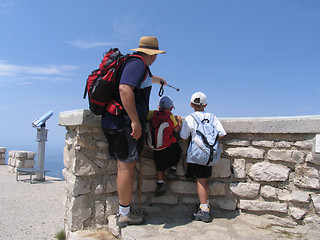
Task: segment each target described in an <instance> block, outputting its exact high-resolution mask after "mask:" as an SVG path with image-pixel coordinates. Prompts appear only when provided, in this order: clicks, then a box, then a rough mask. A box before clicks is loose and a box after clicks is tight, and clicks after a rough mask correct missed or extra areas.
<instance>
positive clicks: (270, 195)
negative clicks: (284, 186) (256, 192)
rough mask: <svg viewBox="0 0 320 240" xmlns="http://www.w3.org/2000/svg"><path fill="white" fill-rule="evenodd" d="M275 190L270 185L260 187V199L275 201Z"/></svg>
mask: <svg viewBox="0 0 320 240" xmlns="http://www.w3.org/2000/svg"><path fill="white" fill-rule="evenodd" d="M276 190H277V189H276V188H275V187H272V186H270V185H265V186H262V187H261V189H260V194H261V196H262V197H264V198H266V199H276V198H277V192H276Z"/></svg>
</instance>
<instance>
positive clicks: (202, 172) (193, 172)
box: [186, 163, 212, 179]
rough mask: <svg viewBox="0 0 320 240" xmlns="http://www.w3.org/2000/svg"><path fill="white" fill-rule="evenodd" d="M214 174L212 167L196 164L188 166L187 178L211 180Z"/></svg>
mask: <svg viewBox="0 0 320 240" xmlns="http://www.w3.org/2000/svg"><path fill="white" fill-rule="evenodd" d="M211 174H212V166H203V165H199V164H195V163H188V164H187V173H186V177H188V178H193V179H197V178H209V177H211Z"/></svg>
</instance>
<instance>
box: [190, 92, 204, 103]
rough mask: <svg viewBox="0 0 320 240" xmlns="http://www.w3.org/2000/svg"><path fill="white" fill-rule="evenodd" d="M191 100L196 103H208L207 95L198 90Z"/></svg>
mask: <svg viewBox="0 0 320 240" xmlns="http://www.w3.org/2000/svg"><path fill="white" fill-rule="evenodd" d="M191 102H192V103H193V104H195V105H200V106H201V105H206V104H207V96H206V95H205V94H204V93H202V92H196V93H194V94H192V96H191Z"/></svg>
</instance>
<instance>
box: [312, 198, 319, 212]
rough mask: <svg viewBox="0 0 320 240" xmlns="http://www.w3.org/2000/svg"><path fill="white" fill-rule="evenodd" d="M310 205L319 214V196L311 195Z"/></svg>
mask: <svg viewBox="0 0 320 240" xmlns="http://www.w3.org/2000/svg"><path fill="white" fill-rule="evenodd" d="M311 198H312V203H313V206H314V209H315V210H316V212H317V213H320V194H312V195H311Z"/></svg>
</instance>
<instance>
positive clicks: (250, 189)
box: [230, 182, 260, 198]
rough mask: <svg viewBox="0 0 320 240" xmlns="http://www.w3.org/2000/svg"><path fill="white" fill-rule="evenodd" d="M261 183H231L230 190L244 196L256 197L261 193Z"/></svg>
mask: <svg viewBox="0 0 320 240" xmlns="http://www.w3.org/2000/svg"><path fill="white" fill-rule="evenodd" d="M259 189H260V184H258V183H241V182H240V183H230V190H231V192H232V193H233V194H235V195H236V196H238V197H242V198H255V197H257V196H258V194H259Z"/></svg>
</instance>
